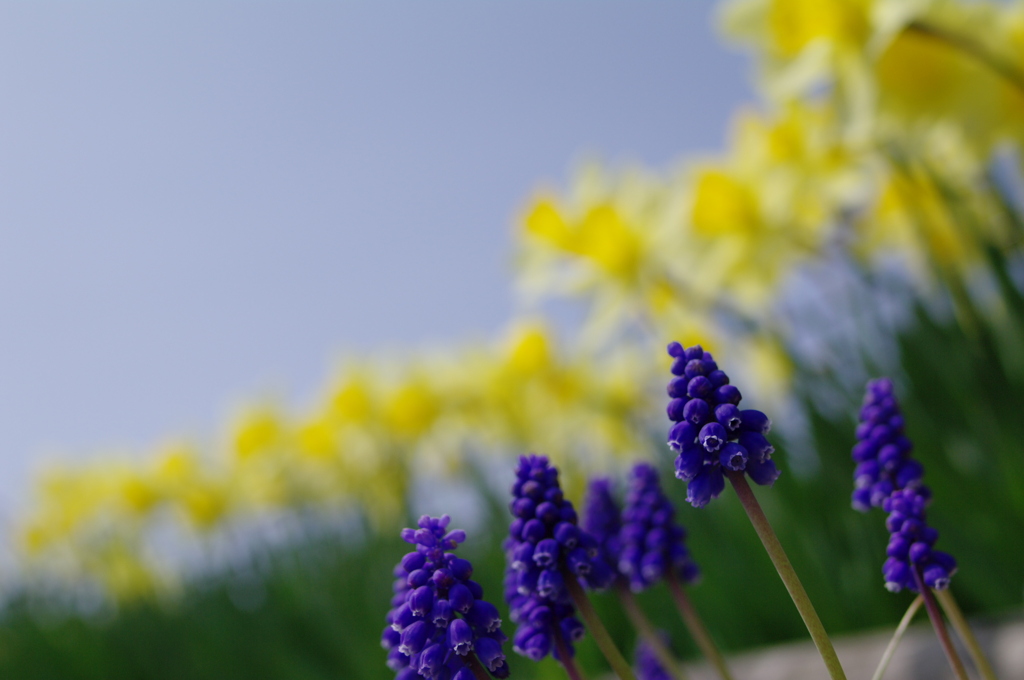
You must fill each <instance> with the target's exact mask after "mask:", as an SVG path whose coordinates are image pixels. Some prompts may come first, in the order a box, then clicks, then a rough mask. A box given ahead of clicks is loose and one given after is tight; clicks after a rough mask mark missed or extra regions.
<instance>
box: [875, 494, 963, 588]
mask: <svg viewBox="0 0 1024 680" xmlns="http://www.w3.org/2000/svg"><path fill="white" fill-rule="evenodd" d="M927 505H928V497H927V496H925V495H923V494H922V493H921V492H920V490H918V489H901V490H899V491H894V492H893V493H892V495H891V496H889V497H888V498H886V499H885V501H884V502H883V503H882V508H883V509H884V510H885V511H886V512H888V513H889V517H888V518H887V519H886V520H885V526H886V528H888V529H889V533H890V534H891V535H890V538H889V546H888V548H887V549H886V554H888V555H889V559H887V560H886V561H885V564H884V565H883V566H882V574H883V575H884V576H885V587H886V588H887V589H888V590H890V591H892V592H894V593H897V592H899V591H901V590H903V589H904V588H906V589H908V590H912V591H914V592H918V590H919V588H918V585H917V578H916V577H915V575H914V571H915V570H917V572H918V575H919V576H920V577H921V580H922V581H924V584H925V585H926V586H927V587H929V588H934V589H936V590H944V589H946V588H948V587H949V580H950V577H951V576H952V575H953V574H954V573H955V572H956V560H955V559H954V558H953V556H952V555H950V554H948V553H944V552H941V551H939V550H933V549H932V546H933V545H935V541H936V539H938V537H939V532H938V531H936V530H935V529H933V528H932V527H930V526H928V524H927V523H926V522H925V507H927Z"/></svg>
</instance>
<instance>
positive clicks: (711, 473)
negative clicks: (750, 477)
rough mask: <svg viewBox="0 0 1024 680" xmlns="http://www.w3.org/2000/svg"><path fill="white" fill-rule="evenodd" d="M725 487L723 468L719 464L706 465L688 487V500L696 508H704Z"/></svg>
mask: <svg viewBox="0 0 1024 680" xmlns="http://www.w3.org/2000/svg"><path fill="white" fill-rule="evenodd" d="M749 462H750V461H748V465H749ZM724 489H725V477H723V476H722V469H721V468H720V467H718V466H717V465H716V466H705V467H704V468H703V469H702V470H701V471H700V472H699V473H698V474H697V476H696V477H694V478H693V479H692V480H690V483H689V485H688V486H687V487H686V500H687V501H689V503H690V505H692V506H693V507H695V508H703V507H704V506H705V505H707V504H708V503H709V502H711V499H712V498H718V495H719V494H720V493H722V491H723V490H724Z"/></svg>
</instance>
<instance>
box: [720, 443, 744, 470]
mask: <svg viewBox="0 0 1024 680" xmlns="http://www.w3.org/2000/svg"><path fill="white" fill-rule="evenodd" d="M747 458H748V454H747V450H746V449H745V448H743V447H742V446H740V445H739V444H737V443H735V442H730V443H728V444H726V445H725V446H723V447H722V451H721V453H719V454H718V459H719V461H721V464H722V467H724V468H726V469H728V470H743V469H744V468H746V466H747Z"/></svg>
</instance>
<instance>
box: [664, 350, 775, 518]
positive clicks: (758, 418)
mask: <svg viewBox="0 0 1024 680" xmlns="http://www.w3.org/2000/svg"><path fill="white" fill-rule="evenodd" d="M668 353H669V356H671V357H672V358H673V359H674V361H673V362H672V374H673V375H675V376H676V377H675V378H673V379H672V380H671V381H670V382H669V384H668V396H669V397H671V401H669V403H668V408H667V409H666V410H667V413H668V417H669V420H672V421H673V422H674V423H675V425H673V426H672V429H671V430H669V433H668V444H669V446H670V447H672V450H674V451H676V452H677V453H678V456H677V457H676V463H675V465H676V477H678V478H679V479H682V480H684V481H685V482H687V488H686V500H688V501H689V502H690V504H691V505H693V506H694V507H697V508H701V507H704V506H705V505H707V504H708V503H709V502H710V501H711V499H712V498H717V497H718V495H719V494H720V493H722V490H723V489H724V488H725V476H724V472H725V471H726V470H735V471H740V470H742V471H745V472H746V474H747V475H749V476H750V478H751V479H752V480H754V482H755V483H756V484H760V485H771V484H773V483H774V482H775V480H776V479H777V478H778V476H779V470H778V468H777V467H775V462H774V461H773V460H772V459H771V455H772V453H774V451H775V448H774V447H773V446H772V445H771V444H770V443H769V442H768V440H767V439H765V435H766V434H767V433H768V431H769V430H770V429H771V421H770V420H769V419H768V416H766V415H765V414H764V413H762V412H760V411H755V410H753V409H747V410H740V408H739V403H740V399H741V395H740V391H739V390H738V389H737V388H736V387H735V386H733V385H731V384H729V376H728V375H726V374H725V372H724V371H722V370H720V369H719V368H718V364H716V363H715V360H714V357H712V356H711V353H710V352H705V351H704V350H703V349H702V348H701V346H700V345H695V346H693V347H688V348H686V349H683V346H682V345H680V344H679V343H678V342H673V343H671V344H670V345H669V346H668Z"/></svg>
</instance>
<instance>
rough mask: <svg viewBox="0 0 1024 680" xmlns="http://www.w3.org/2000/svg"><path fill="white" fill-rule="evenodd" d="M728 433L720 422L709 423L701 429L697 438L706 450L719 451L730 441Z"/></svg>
mask: <svg viewBox="0 0 1024 680" xmlns="http://www.w3.org/2000/svg"><path fill="white" fill-rule="evenodd" d="M728 436H729V435H728V433H726V431H725V428H724V427H722V426H721V425H720V424H718V423H713V422H712V423H708V424H707V425H705V426H704V427H702V428H701V429H700V434H699V435H697V440H698V441H699V442H700V444H701V446H703V447H704V449H705V450H706V451H712V452H713V451H717V450H718V449H720V448H721V447H722V445H723V444H725V442H726V441H728Z"/></svg>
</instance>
